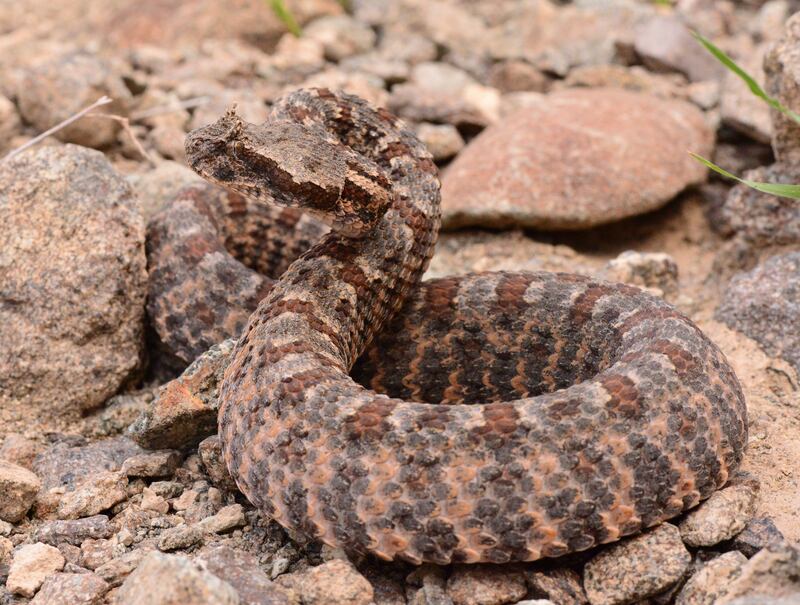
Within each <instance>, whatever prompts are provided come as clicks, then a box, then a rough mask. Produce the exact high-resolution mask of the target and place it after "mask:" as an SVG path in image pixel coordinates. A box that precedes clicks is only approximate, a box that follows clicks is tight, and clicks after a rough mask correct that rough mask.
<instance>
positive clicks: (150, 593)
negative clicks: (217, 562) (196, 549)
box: [116, 553, 241, 605]
mask: <svg viewBox="0 0 800 605" xmlns="http://www.w3.org/2000/svg"><path fill="white" fill-rule="evenodd" d="M116 598H117V602H118V603H125V605H183V604H184V603H197V604H198V605H199V604H206V603H208V604H209V605H210V604H211V603H213V604H214V605H239V604H240V603H241V600H240V599H239V595H238V594H237V593H236V591H235V590H234V589H233V587H232V586H231V585H230V584H228V583H227V582H223V581H222V580H220V579H219V578H218V577H217V576H215V575H214V574H212V573H210V572H208V571H205V570H204V569H202V567H201V566H199V565H198V564H196V563H194V562H193V561H191V560H190V559H189V558H188V557H184V556H180V555H163V554H161V553H151V554H150V555H148V556H147V557H146V558H145V559H144V560H143V561H142V562H141V563H140V564H139V567H137V568H136V571H134V572H133V573H132V574H131V575H129V576H128V578H127V579H126V580H125V582H124V583H123V584H122V587H121V588H120V589H119V592H117V595H116Z"/></svg>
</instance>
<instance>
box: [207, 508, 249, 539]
mask: <svg viewBox="0 0 800 605" xmlns="http://www.w3.org/2000/svg"><path fill="white" fill-rule="evenodd" d="M246 523H247V519H245V516H244V509H243V508H242V505H241V504H230V505H228V506H223V507H222V508H221V509H220V510H219V511H217V513H216V514H214V515H212V516H211V517H206V518H205V519H203V520H202V521H200V523H199V524H198V525H199V526H200V527H201V528H202V529H203V530H205V531H210V532H214V533H215V534H221V533H223V532H226V531H230V530H232V529H235V528H237V527H242V526H244V525H245V524H246Z"/></svg>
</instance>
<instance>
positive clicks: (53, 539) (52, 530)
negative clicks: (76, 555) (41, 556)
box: [34, 515, 114, 546]
mask: <svg viewBox="0 0 800 605" xmlns="http://www.w3.org/2000/svg"><path fill="white" fill-rule="evenodd" d="M113 533H114V529H113V527H112V525H111V523H110V522H109V519H108V517H107V516H106V515H94V516H91V517H85V518H83V519H75V520H68V521H46V522H45V523H42V524H41V525H40V526H39V527H38V528H37V530H36V533H35V534H34V537H35V538H36V540H37V541H38V542H44V543H45V544H50V545H51V546H57V545H59V544H63V543H67V544H72V545H74V546H80V545H81V543H82V542H83V541H84V540H86V539H87V538H92V539H99V538H108V537H110V536H111V535H112V534H113Z"/></svg>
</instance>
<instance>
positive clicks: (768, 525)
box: [731, 517, 785, 557]
mask: <svg viewBox="0 0 800 605" xmlns="http://www.w3.org/2000/svg"><path fill="white" fill-rule="evenodd" d="M784 540H785V538H784V537H783V534H782V533H781V531H780V530H779V529H778V528H777V527H776V526H775V523H773V522H772V519H770V518H769V517H756V518H755V519H751V520H750V522H749V523H748V524H747V525H746V526H745V528H744V530H743V531H742V533H740V534H739V535H738V536H736V537H735V538H734V539H733V541H732V542H731V547H732V548H735V549H736V550H738V551H739V552H741V553H742V554H744V555H745V556H746V557H752V556H753V555H755V554H756V553H757V552H758V551H760V550H761V549H762V548H766V547H767V546H776V545H778V544H780V543H782V542H783V541H784Z"/></svg>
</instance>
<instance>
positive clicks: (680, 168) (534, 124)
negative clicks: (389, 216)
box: [442, 88, 713, 229]
mask: <svg viewBox="0 0 800 605" xmlns="http://www.w3.org/2000/svg"><path fill="white" fill-rule="evenodd" d="M712 139H713V135H712V133H711V131H710V130H709V128H708V126H707V125H706V123H705V121H704V119H703V117H702V113H701V112H700V110H699V109H697V108H696V107H695V106H693V105H691V104H689V103H687V102H683V101H674V100H673V101H666V100H662V99H656V98H653V97H651V96H649V95H644V94H640V93H634V92H629V91H625V90H619V89H610V88H606V89H592V90H583V89H569V90H564V91H561V92H558V93H553V94H550V95H547V96H545V97H543V98H542V100H541V101H540V102H539V103H537V104H536V105H532V106H529V107H527V108H525V109H522V110H520V111H518V112H517V113H514V114H512V115H510V116H507V117H506V118H505V119H504V120H503V121H502V122H501V123H498V124H495V125H493V126H491V127H490V128H488V129H486V130H485V131H484V132H482V133H481V134H480V135H479V136H478V137H476V138H475V139H474V140H473V141H472V142H471V143H470V144H469V145H468V146H467V147H466V148H465V149H464V151H462V152H461V153H460V154H459V155H458V157H457V158H456V159H455V160H454V161H453V163H452V164H451V165H450V166H449V167H448V169H447V171H446V173H445V175H444V178H443V182H442V204H443V206H442V211H443V217H442V218H443V222H444V225H445V226H446V227H449V228H455V227H462V226H467V225H476V226H493V227H508V226H511V225H515V226H525V227H535V228H541V229H579V228H586V227H592V226H595V225H599V224H603V223H608V222H611V221H615V220H619V219H622V218H626V217H629V216H634V215H637V214H642V213H644V212H648V211H650V210H653V209H655V208H658V207H660V206H663V205H664V204H666V203H667V202H668V201H670V200H671V199H672V198H673V197H674V196H675V195H676V194H678V193H679V192H680V191H681V190H682V189H684V188H686V187H688V186H689V185H692V184H697V183H700V182H702V181H703V180H704V179H705V176H706V171H705V168H703V167H702V166H701V165H699V164H698V163H697V162H695V161H694V160H692V159H691V157H689V156H688V154H687V153H686V150H687V149H692V150H694V151H695V152H697V153H700V154H701V155H705V154H708V153H710V151H711V145H712ZM565 158H569V161H565Z"/></svg>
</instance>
